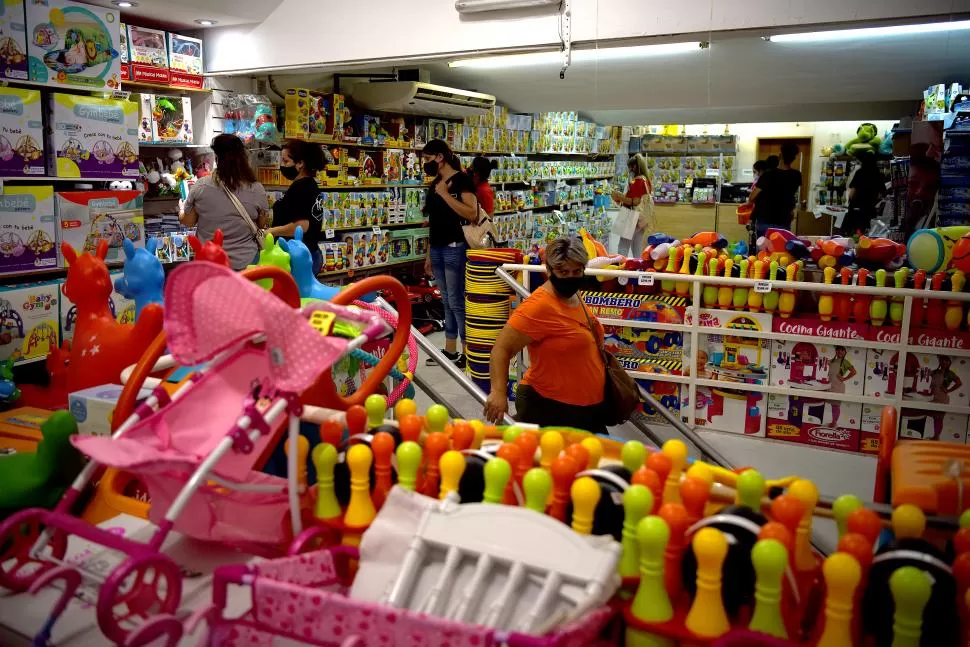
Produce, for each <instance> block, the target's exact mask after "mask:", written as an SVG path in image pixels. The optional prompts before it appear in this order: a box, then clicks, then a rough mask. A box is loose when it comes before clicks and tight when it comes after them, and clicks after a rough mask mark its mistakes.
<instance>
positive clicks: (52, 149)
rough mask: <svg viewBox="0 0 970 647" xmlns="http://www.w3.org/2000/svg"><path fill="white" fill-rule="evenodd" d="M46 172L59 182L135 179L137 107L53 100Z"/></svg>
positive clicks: (73, 99) (85, 100)
mask: <svg viewBox="0 0 970 647" xmlns="http://www.w3.org/2000/svg"><path fill="white" fill-rule="evenodd" d="M49 115H50V117H49V120H50V121H49V123H48V131H49V133H50V136H49V137H48V141H47V166H48V172H49V173H50V174H51V175H56V176H57V177H68V178H70V177H91V178H111V179H120V178H137V177H138V175H139V172H138V104H137V103H135V102H134V101H115V100H113V99H98V98H96V97H85V96H80V95H71V94H52V95H51V96H50V112H49Z"/></svg>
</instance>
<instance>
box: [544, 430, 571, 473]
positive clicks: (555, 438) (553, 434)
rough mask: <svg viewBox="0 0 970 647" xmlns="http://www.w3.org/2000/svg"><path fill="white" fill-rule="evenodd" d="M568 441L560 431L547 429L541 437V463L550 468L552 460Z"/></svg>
mask: <svg viewBox="0 0 970 647" xmlns="http://www.w3.org/2000/svg"><path fill="white" fill-rule="evenodd" d="M565 445H566V441H565V440H563V437H562V434H561V433H559V432H558V431H547V432H545V433H544V434H542V436H540V437H539V451H540V452H541V453H540V455H539V465H540V466H542V467H544V468H546V469H549V467H550V466H551V465H552V461H553V460H555V459H556V457H557V456H559V454H561V453H562V450H563V447H564V446H565Z"/></svg>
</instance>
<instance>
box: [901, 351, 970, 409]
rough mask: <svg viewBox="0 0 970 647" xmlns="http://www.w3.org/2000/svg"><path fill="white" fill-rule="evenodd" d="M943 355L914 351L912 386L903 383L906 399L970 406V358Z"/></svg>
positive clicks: (941, 353) (930, 405) (904, 397)
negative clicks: (914, 363)
mask: <svg viewBox="0 0 970 647" xmlns="http://www.w3.org/2000/svg"><path fill="white" fill-rule="evenodd" d="M945 352H946V351H941V352H940V354H935V353H934V354H931V353H913V354H912V357H913V358H914V359H915V360H916V366H915V375H914V376H913V381H912V388H910V383H909V382H908V381H907V382H906V383H905V384H904V390H903V399H904V400H913V401H920V402H927V403H932V404H928V405H927V408H932V406H933V404H953V405H958V406H963V407H965V406H968V405H970V359H968V358H966V357H951V356H950V355H945V354H943V353H945Z"/></svg>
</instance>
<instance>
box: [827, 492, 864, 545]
mask: <svg viewBox="0 0 970 647" xmlns="http://www.w3.org/2000/svg"><path fill="white" fill-rule="evenodd" d="M861 507H862V499H860V498H859V497H857V496H856V495H854V494H843V495H842V496H840V497H839V498H838V499H836V500H835V502H834V503H832V516H833V517H835V525H836V526H838V529H839V539H842V536H843V535H844V534H845V533H847V532H848V531H849V527H848V523H849V515H850V514H852V513H853V512H855V511H856V510H858V509H859V508H861Z"/></svg>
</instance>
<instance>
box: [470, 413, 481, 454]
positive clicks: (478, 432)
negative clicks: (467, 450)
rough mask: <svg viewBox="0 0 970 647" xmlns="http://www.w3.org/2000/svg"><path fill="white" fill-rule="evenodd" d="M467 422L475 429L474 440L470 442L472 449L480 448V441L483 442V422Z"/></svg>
mask: <svg viewBox="0 0 970 647" xmlns="http://www.w3.org/2000/svg"><path fill="white" fill-rule="evenodd" d="M468 424H470V425H471V426H472V429H474V430H475V442H473V443H472V449H481V448H482V443H483V442H485V423H484V422H482V421H481V420H472V421H471V422H469V423H468Z"/></svg>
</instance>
